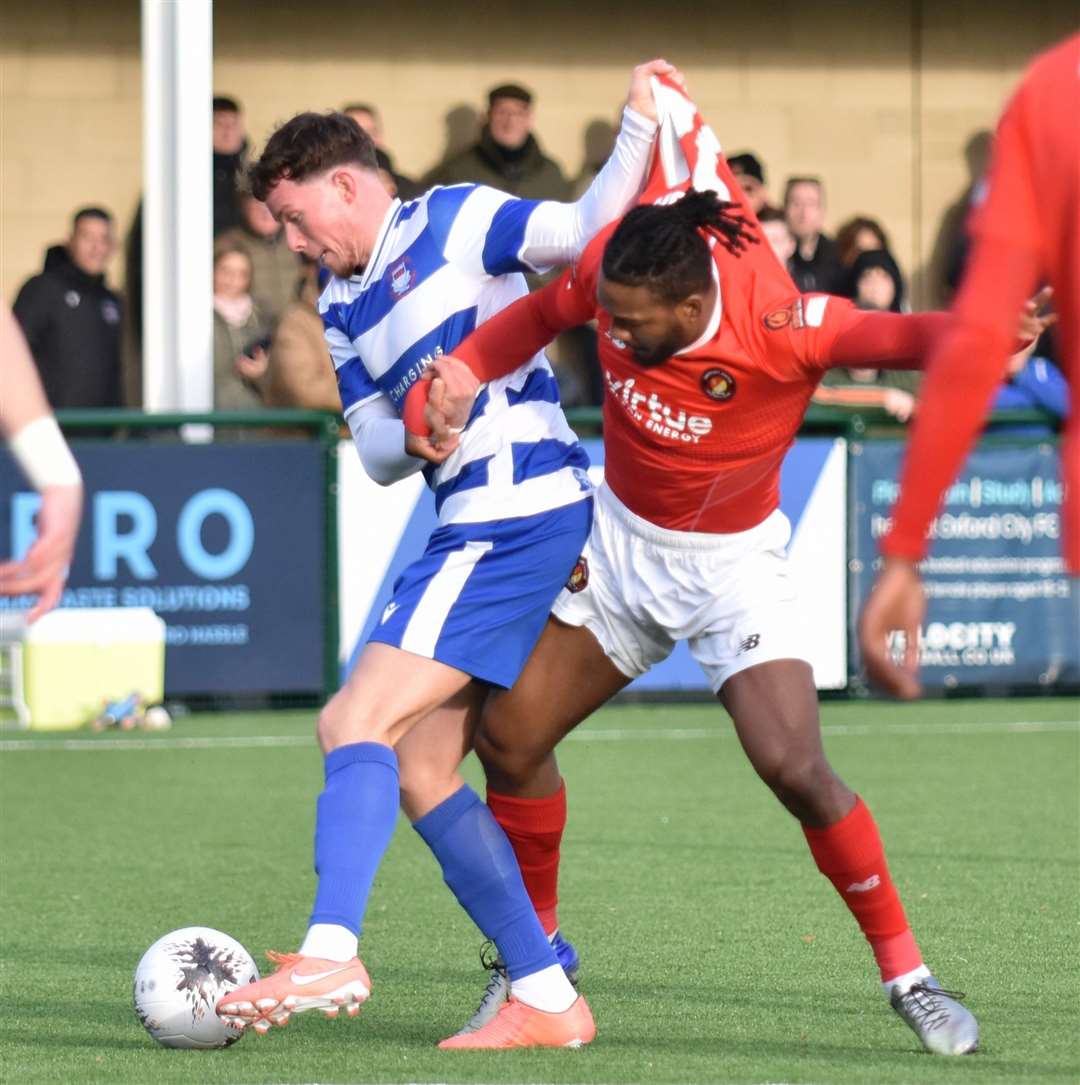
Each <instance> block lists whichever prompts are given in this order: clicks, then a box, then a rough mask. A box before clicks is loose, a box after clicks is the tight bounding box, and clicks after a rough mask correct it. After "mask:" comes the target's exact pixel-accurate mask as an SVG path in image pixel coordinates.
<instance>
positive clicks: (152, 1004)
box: [133, 927, 259, 1048]
mask: <svg viewBox="0 0 1080 1085" xmlns="http://www.w3.org/2000/svg"><path fill="white" fill-rule="evenodd" d="M258 978H259V970H258V969H257V968H256V967H255V962H254V961H253V960H252V958H251V954H250V953H248V951H247V950H246V949H244V947H243V946H242V945H240V943H239V942H238V941H236V939H235V938H230V937H229V935H227V934H224V933H222V932H221V931H217V930H214V928H213V927H181V928H180V929H179V930H175V931H171V932H170V933H169V934H166V935H163V936H162V937H161V938H159V939H158V940H157V941H156V942H155V943H154V944H153V945H152V946H151V947H150V948H149V949H148V950H147V951H146V952H145V953H144V954H143V956H142V960H141V961H139V965H138V967H137V968H136V969H135V984H134V989H133V995H134V999H135V1013H136V1014H137V1015H138V1018H139V1021H140V1022H141V1023H142V1026H143V1028H145V1029H146V1031H147V1032H149V1033H150V1035H151V1036H153V1038H154V1039H155V1040H157V1042H158V1043H159V1044H163V1045H164V1046H165V1047H194V1048H215V1047H228V1046H229V1044H232V1043H235V1042H236V1041H237V1040H239V1039H240V1036H241V1035H242V1033H241V1031H240V1030H239V1029H234V1028H228V1027H226V1026H225V1025H224V1024H223V1023H222V1021H221V1019H220V1018H219V1017H218V1015H217V1014H216V1013H215V1012H214V1007H215V1006H216V1005H217V1003H218V1001H219V1000H220V998H221V996H222V995H224V994H226V993H227V992H228V991H231V990H233V989H234V988H236V987H240V986H243V985H244V984H245V983H253V982H254V981H255V980H257V979H258Z"/></svg>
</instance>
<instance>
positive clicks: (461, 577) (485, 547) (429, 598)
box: [401, 539, 495, 659]
mask: <svg viewBox="0 0 1080 1085" xmlns="http://www.w3.org/2000/svg"><path fill="white" fill-rule="evenodd" d="M494 545H495V544H494V543H493V542H477V541H476V540H475V539H474V540H472V541H470V542H467V543H466V544H465V545H464V546H463V547H462V548H461V549H460V550H454V551H452V552H451V553H449V554H447V555H446V560H445V561H444V562H443V565H442V568H441V569H440V570H439V571H438V572H437V573H436V574H435V575H434V576H433V577H432V578H431V583H430V584H428V586H427V587H426V588H425V589H424V594H423V595H422V596H421V597H420V602H419V603H417V604H416V610H414V611H413V615H412V617H411V618H410V619H409V624H408V625H407V626H406V627H405V635H404V636H403V637H402V638H401V647H402V648H403V649H404V650H405V651H406V652H412V653H413V654H414V655H418V656H427V658H428V659H431V658H433V657H434V655H435V644H436V643H437V641H438V639H439V636H440V634H441V633H442V628H443V625H444V624H445V623H446V619H447V617H448V616H449V614H450V611H451V609H452V608H453V606H454V604H455V603H456V602H457V601H458V596H459V595H461V592H462V590H463V589H464V587H465V582H466V581H467V580H468V579H469V574H470V573H471V572H472V571H473V569H474V568H475V567H476V563H477V562H478V561H479V560H480V559H481V558H482V557H483V556H484V555H485V554H486V553H487V552H488V551H489V550H490V549H491V548H492V547H493V546H494Z"/></svg>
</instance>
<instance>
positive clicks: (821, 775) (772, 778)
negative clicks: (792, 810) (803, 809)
mask: <svg viewBox="0 0 1080 1085" xmlns="http://www.w3.org/2000/svg"><path fill="white" fill-rule="evenodd" d="M761 776H762V779H763V780H764V781H765V783H767V784H768V785H769V787H770V788H772V790H773V791H774V792H775V793H776V795H777V797H778V798H780V800H781V801H782V802H787V801H788V800H793V801H796V802H800V803H802V802H805V801H807V800H810V799H812V798H813V797H814V795H815V794H816V793H817V792H819V791H820V790H821V788H822V785H823V784H825V783H826V782H827V779H828V777H830V776H832V770H831V769H830V768H829V763H828V762H827V761H826V760H825V759H824V757H821V756H820V755H817V754H804V753H801V752H797V753H796V752H790V753H787V754H783V755H780V756H778V757H776V758H775V759H773V760H772V762H771V763H770V764H769V765H768V766H767V767H766V768H765V770H764V771H763V772H762V773H761Z"/></svg>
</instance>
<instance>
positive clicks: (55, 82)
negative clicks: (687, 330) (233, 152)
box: [0, 0, 1078, 301]
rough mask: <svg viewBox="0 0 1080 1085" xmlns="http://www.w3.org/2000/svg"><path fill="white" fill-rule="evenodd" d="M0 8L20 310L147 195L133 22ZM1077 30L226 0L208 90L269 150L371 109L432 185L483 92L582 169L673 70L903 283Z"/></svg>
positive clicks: (997, 12)
mask: <svg viewBox="0 0 1080 1085" xmlns="http://www.w3.org/2000/svg"><path fill="white" fill-rule="evenodd" d="M0 7H2V12H0V152H2V155H0V156H2V160H3V167H2V177H0V197H2V200H0V249H2V254H0V255H2V262H0V291H2V292H3V294H4V296H5V297H7V298H8V299H10V298H12V297H13V295H14V291H15V289H17V287H18V284H19V283H20V282H21V281H22V279H24V278H25V277H26V276H27V275H29V274H31V273H33V272H34V271H35V270H37V269H38V267H39V266H40V260H41V256H42V253H43V251H44V247H45V245H46V244H47V243H48V242H50V241H54V240H57V239H59V238H61V237H62V236H63V235H64V233H65V232H66V229H67V224H68V220H69V217H70V214H71V212H72V211H73V210H74V208H75V207H77V206H78V205H79V204H82V203H90V202H94V203H103V204H105V205H107V206H109V207H111V208H112V209H113V210H114V211H115V212H116V213H117V215H118V216H119V219H120V222H121V225H122V227H123V228H124V229H126V227H127V225H128V223H129V222H130V218H131V215H132V213H133V211H134V207H135V203H136V200H137V197H138V192H139V188H140V185H141V166H140V154H141V133H140V78H141V77H140V60H139V5H138V3H137V0H35V2H34V3H33V4H18V5H16V4H13V3H4V4H3V5H0ZM676 10H677V14H675V13H674V12H675V11H676ZM1077 22H1078V19H1077V17H1076V8H1075V3H1074V0H1030V2H1029V3H1027V4H1025V5H1024V8H1023V11H1022V13H1020V12H1018V11H1017V9H1016V6H1015V4H1011V3H1010V4H1006V3H1004V2H1002V0H983V2H977V0H949V2H948V3H944V4H936V5H934V4H929V3H926V2H925V0H875V2H874V3H873V4H866V3H854V2H835V3H828V2H821V3H817V4H809V3H805V2H804V3H794V2H791V0H773V3H771V4H769V5H756V4H747V5H738V6H736V5H734V4H726V3H725V4H721V3H716V2H714V3H703V2H694V0H687V2H684V3H682V4H681V5H679V6H678V8H677V9H673V8H672V7H670V6H667V5H665V6H664V8H663V9H661V6H660V5H656V4H643V3H638V2H634V0H628V2H625V3H621V4H614V3H602V2H599V3H593V4H590V5H586V4H581V3H580V2H568V0H553V2H548V3H538V4H535V5H533V6H532V8H531V9H530V10H525V8H524V6H523V5H518V4H505V3H504V4H497V5H496V4H486V3H467V2H464V0H443V2H442V3H440V4H437V5H436V4H431V3H419V2H409V0H397V2H393V3H390V2H386V0H375V2H369V3H354V4H349V3H342V2H341V0H333V2H330V0H303V2H298V0H273V2H271V0H265V2H261V3H258V4H256V3H253V2H252V0H217V2H216V4H215V39H216V40H215V50H216V55H215V85H216V88H217V89H218V90H219V91H220V92H222V93H228V94H232V95H235V96H236V97H238V98H239V99H240V100H241V101H242V102H243V104H244V106H245V109H246V113H247V119H248V125H249V130H250V132H251V134H252V137H253V139H254V141H255V142H256V143H258V142H260V141H261V140H262V139H264V138H265V136H266V134H267V133H268V131H269V130H270V129H271V128H272V126H273V124H274V123H275V122H278V121H281V120H284V119H286V118H287V117H288V116H290V115H291V114H292V113H294V112H296V111H298V110H300V109H304V108H317V109H324V108H329V107H339V106H341V105H342V104H344V103H345V101H346V100H350V99H368V100H371V101H373V102H375V103H376V104H378V105H379V106H380V108H381V110H382V112H383V115H384V121H385V125H386V129H387V137H388V141H389V144H390V146H391V148H392V150H393V152H394V154H395V156H396V158H397V161H398V165H399V167H400V168H401V169H402V170H403V171H404V172H410V173H422V172H423V171H424V170H425V169H427V168H428V167H430V166H432V165H433V164H434V163H435V162H436V161H437V160H438V159H439V158H440V157H441V155H442V153H443V151H444V150H445V148H446V146H447V142H448V138H449V136H448V134H449V133H450V132H451V131H453V133H454V138H455V139H461V138H463V130H462V126H461V122H462V120H463V118H464V119H465V121H466V124H467V121H468V113H469V110H471V109H475V108H479V107H480V106H481V105H482V103H483V96H484V92H485V90H486V89H487V88H488V87H490V86H491V85H493V84H494V83H496V82H502V81H505V80H508V79H513V80H516V81H520V82H523V83H525V84H527V85H529V86H530V87H532V88H533V90H534V91H535V92H536V95H537V135H538V137H539V139H540V141H541V143H542V144H543V146H544V147H545V149H546V150H547V151H548V152H549V153H550V154H552V155H553V156H554V157H555V158H556V159H558V160H559V162H560V163H561V164H562V165H563V166H564V168H565V170H566V171H567V172H568V173H570V174H574V173H576V172H577V171H578V169H579V168H580V166H581V164H582V160H583V155H584V151H583V140H584V134H585V130H586V127H587V125H588V124H589V122H590V121H592V120H594V119H604V120H607V119H610V118H611V117H612V116H613V115H614V113H615V111H616V108H617V107H618V105H619V103H620V102H621V100H622V97H623V95H624V93H625V85H626V81H627V76H628V73H629V69H630V67H631V66H632V64H633V62H634V61H635V60H638V59H644V58H646V57H648V56H653V55H658V54H659V55H664V56H666V57H668V59H670V60H673V61H675V62H676V63H678V64H679V65H680V66H681V67H682V68H683V69H684V71H685V73H686V75H687V79H688V82H689V85H690V88H691V90H692V92H693V93H694V95H695V97H696V99H697V101H698V104H699V105H700V107H701V109H702V111H703V113H704V114H705V116H706V117H707V118H708V119H709V121H710V122H711V123H712V125H713V127H714V128H715V129H716V131H717V133H718V135H719V136H720V139H721V141H722V142H723V143H724V145H725V147H727V148H728V149H730V150H738V149H743V148H752V149H754V150H755V151H756V152H757V153H758V154H759V156H760V157H761V158H762V159H763V160H764V162H765V163H766V166H767V169H768V171H769V180H770V186H771V189H772V191H773V193H774V196H776V197H778V196H779V194H780V192H781V189H782V184H783V179H784V177H785V176H786V175H787V174H789V173H793V172H799V173H807V172H809V173H818V174H820V175H821V176H822V177H823V178H824V179H825V181H826V184H827V188H828V195H829V206H830V222H831V224H832V225H835V224H837V223H838V222H840V221H841V220H842V219H844V218H845V217H847V216H849V215H851V214H854V213H857V212H866V213H870V214H873V215H875V216H877V217H879V218H881V220H882V221H883V222H884V224H885V226H886V228H887V230H888V231H889V233H890V234H891V236H892V240H893V247H894V248H895V250H896V253H897V255H898V257H899V259H900V261H901V263H902V265H903V266H904V268H905V270H906V271H908V272H909V274H910V273H913V272H918V271H919V269H920V268H922V267H923V265H924V264H925V262H926V261H927V259H928V257H929V254H930V252H931V249H932V246H933V240H934V236H935V233H936V230H937V226H938V223H939V220H940V217H941V214H942V212H943V211H944V209H945V208H946V207H947V206H948V205H949V203H950V202H952V201H954V200H955V199H956V198H957V197H958V196H959V195H960V194H961V192H962V191H963V189H964V188H965V185H966V183H967V171H966V167H965V163H964V157H963V147H964V144H965V143H966V141H967V139H968V138H969V136H970V135H971V133H972V132H973V131H975V130H976V129H978V128H980V127H985V126H988V125H991V124H992V123H993V121H994V118H995V117H996V115H997V114H998V112H999V111H1000V109H1001V106H1002V104H1003V101H1004V99H1005V96H1006V94H1007V92H1008V90H1009V88H1010V86H1011V85H1012V84H1013V83H1014V82H1015V80H1016V78H1017V76H1018V75H1019V73H1020V71H1021V70H1022V68H1023V66H1024V64H1025V63H1026V61H1027V60H1028V59H1029V58H1030V56H1031V55H1032V54H1033V53H1034V52H1035V51H1037V50H1038V49H1040V48H1042V47H1044V46H1046V45H1047V44H1049V43H1050V42H1052V41H1053V40H1055V39H1056V38H1059V37H1061V36H1063V35H1064V34H1066V33H1067V32H1069V31H1070V30H1072V29H1074V28H1075V26H1076V24H1077ZM120 265H121V261H119V260H117V261H116V262H115V264H114V275H113V277H114V278H116V279H119V277H120V272H121V266H120ZM919 281H920V280H919V278H918V276H916V282H917V285H918V283H919ZM922 294H923V292H922V291H921V290H920V293H919V296H918V298H917V300H919V301H921V300H923V297H922Z"/></svg>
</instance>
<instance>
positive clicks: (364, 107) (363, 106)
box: [341, 102, 379, 117]
mask: <svg viewBox="0 0 1080 1085" xmlns="http://www.w3.org/2000/svg"><path fill="white" fill-rule="evenodd" d="M341 112H342V113H370V114H371V115H372V116H373V117H377V116H378V115H379V111H378V110H377V109H376V108H375V107H374V106H373V105H368V103H367V102H353V104H352V105H347V106H343V107H342V109H341Z"/></svg>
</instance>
